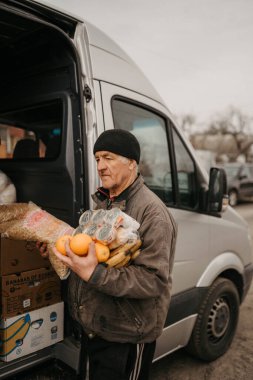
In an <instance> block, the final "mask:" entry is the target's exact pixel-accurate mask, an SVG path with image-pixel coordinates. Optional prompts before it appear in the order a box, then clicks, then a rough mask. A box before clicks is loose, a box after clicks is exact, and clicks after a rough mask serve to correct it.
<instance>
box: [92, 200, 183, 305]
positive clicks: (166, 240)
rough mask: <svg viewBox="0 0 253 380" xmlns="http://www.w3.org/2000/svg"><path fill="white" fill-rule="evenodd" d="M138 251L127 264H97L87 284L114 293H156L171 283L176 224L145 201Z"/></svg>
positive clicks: (140, 295) (132, 295) (130, 295)
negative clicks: (116, 266) (114, 266)
mask: <svg viewBox="0 0 253 380" xmlns="http://www.w3.org/2000/svg"><path fill="white" fill-rule="evenodd" d="M140 236H141V238H142V241H143V245H142V250H141V254H140V255H139V256H138V258H137V259H136V260H135V261H134V262H133V263H132V264H131V265H129V266H128V267H123V268H119V269H116V268H110V269H107V268H106V267H105V266H104V265H102V264H99V265H97V267H96V269H95V271H94V272H93V274H92V276H91V278H90V280H89V284H90V285H92V286H94V287H95V288H96V289H97V290H99V291H101V292H103V293H106V294H108V295H111V296H114V297H127V298H140V299H145V298H151V297H157V296H159V295H160V294H161V292H163V290H164V288H165V287H166V288H167V287H168V286H171V271H172V266H173V261H174V251H175V241H176V226H175V223H174V221H173V219H172V217H171V216H170V215H169V214H168V213H167V210H164V209H163V207H160V208H159V207H158V208H157V207H156V208H155V211H154V207H152V205H149V207H147V209H146V210H145V213H144V216H143V220H142V222H141V227H140Z"/></svg>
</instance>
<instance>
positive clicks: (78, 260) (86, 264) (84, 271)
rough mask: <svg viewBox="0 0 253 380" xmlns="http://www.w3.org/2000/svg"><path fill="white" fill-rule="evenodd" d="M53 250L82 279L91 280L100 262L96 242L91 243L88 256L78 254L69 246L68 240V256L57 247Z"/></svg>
mask: <svg viewBox="0 0 253 380" xmlns="http://www.w3.org/2000/svg"><path fill="white" fill-rule="evenodd" d="M53 251H54V253H55V255H56V256H57V257H58V259H59V260H61V261H62V262H63V263H64V264H65V265H66V266H67V267H69V268H70V269H71V270H72V271H73V272H75V273H76V274H77V275H78V276H79V277H80V278H81V279H82V280H84V281H89V279H90V277H91V275H92V273H93V271H94V269H95V268H96V266H97V264H98V259H97V256H96V252H95V243H94V242H91V243H90V245H89V251H88V254H87V255H86V256H78V255H76V254H75V253H73V252H72V251H71V249H70V247H69V241H66V256H64V255H62V254H61V253H60V252H59V251H57V249H56V248H53Z"/></svg>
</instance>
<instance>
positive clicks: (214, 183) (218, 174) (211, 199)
mask: <svg viewBox="0 0 253 380" xmlns="http://www.w3.org/2000/svg"><path fill="white" fill-rule="evenodd" d="M227 206H228V195H227V176H226V172H225V170H224V169H222V168H211V169H210V177H209V189H208V196H207V211H208V212H209V213H220V212H222V211H225V210H226V208H227Z"/></svg>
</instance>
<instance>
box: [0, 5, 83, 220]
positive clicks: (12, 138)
mask: <svg viewBox="0 0 253 380" xmlns="http://www.w3.org/2000/svg"><path fill="white" fill-rule="evenodd" d="M0 12H1V13H2V14H1V19H2V20H6V21H5V23H4V24H3V23H1V24H0V55H1V60H0V83H1V94H0V137H1V148H0V162H1V170H2V171H3V172H4V173H5V174H7V175H8V176H9V177H10V179H11V180H12V182H13V183H14V184H15V187H16V191H17V201H18V202H29V201H32V202H34V203H36V204H37V205H38V206H40V207H42V208H44V209H45V210H47V211H48V212H50V213H52V214H54V215H55V216H56V217H58V218H60V219H62V220H64V221H66V222H67V223H69V224H71V225H76V224H77V221H78V217H79V212H80V210H82V209H84V208H85V202H86V199H85V195H84V194H83V181H84V178H85V175H84V174H85V171H86V168H85V166H84V163H83V158H82V144H83V141H84V139H83V136H82V133H81V125H80V123H81V120H82V118H83V116H82V111H81V110H82V109H83V107H82V106H81V104H80V99H81V101H82V96H80V95H79V93H80V88H81V87H80V79H79V74H78V63H77V58H76V55H75V48H74V47H73V45H72V44H71V43H70V42H69V40H68V39H67V38H66V36H65V35H64V34H63V33H62V31H61V30H60V29H57V28H56V27H55V28H53V27H52V26H49V24H47V23H46V22H45V23H41V22H39V21H38V20H37V19H35V18H34V19H29V18H27V16H25V14H23V13H20V14H17V13H12V12H9V10H8V8H7V7H6V10H5V9H1V10H0ZM68 27H69V26H68V25H66V26H65V29H66V30H67V31H68V33H72V32H73V31H71V30H68ZM74 141H75V150H74V148H73V146H74V144H73V142H74ZM69 156H71V157H73V156H74V162H73V160H68V157H69ZM14 162H15V165H14ZM73 200H74V201H73Z"/></svg>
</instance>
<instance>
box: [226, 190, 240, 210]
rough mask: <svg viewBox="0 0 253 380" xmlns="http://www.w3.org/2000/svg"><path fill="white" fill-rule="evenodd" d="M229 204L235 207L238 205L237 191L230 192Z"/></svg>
mask: <svg viewBox="0 0 253 380" xmlns="http://www.w3.org/2000/svg"><path fill="white" fill-rule="evenodd" d="M228 199H229V204H230V206H232V207H234V206H236V205H237V203H238V194H237V191H236V190H230V192H229V194H228Z"/></svg>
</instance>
